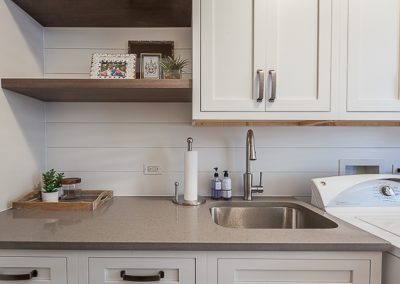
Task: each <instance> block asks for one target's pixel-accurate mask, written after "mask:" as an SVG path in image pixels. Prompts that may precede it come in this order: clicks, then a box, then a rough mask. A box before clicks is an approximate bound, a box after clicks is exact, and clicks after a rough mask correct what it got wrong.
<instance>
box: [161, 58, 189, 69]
mask: <svg viewBox="0 0 400 284" xmlns="http://www.w3.org/2000/svg"><path fill="white" fill-rule="evenodd" d="M188 64H189V60H187V59H182V58H181V57H180V56H179V57H171V56H168V57H166V58H162V59H161V62H160V66H161V68H162V69H163V71H164V72H169V71H176V70H178V71H180V72H182V70H183V69H184V68H185V67H186V66H187V65H188Z"/></svg>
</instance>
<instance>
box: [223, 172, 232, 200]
mask: <svg viewBox="0 0 400 284" xmlns="http://www.w3.org/2000/svg"><path fill="white" fill-rule="evenodd" d="M222 198H223V199H225V200H229V199H232V180H231V178H230V177H229V173H228V171H224V178H223V179H222Z"/></svg>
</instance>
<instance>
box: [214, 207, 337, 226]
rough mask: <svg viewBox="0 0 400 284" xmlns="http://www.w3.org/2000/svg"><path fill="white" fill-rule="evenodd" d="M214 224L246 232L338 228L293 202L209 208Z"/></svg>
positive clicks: (326, 219)
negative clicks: (251, 230) (247, 230)
mask: <svg viewBox="0 0 400 284" xmlns="http://www.w3.org/2000/svg"><path fill="white" fill-rule="evenodd" d="M210 211H211V216H212V219H213V221H214V223H215V224H218V225H220V226H223V227H228V228H246V229H331V228H336V227H337V226H338V225H337V224H336V223H335V222H333V221H332V220H329V219H328V218H325V217H324V216H322V215H321V214H319V213H318V212H316V211H313V210H311V209H309V208H306V207H305V206H302V205H300V204H297V203H295V202H232V203H230V204H226V205H225V204H220V205H215V206H213V207H211V208H210Z"/></svg>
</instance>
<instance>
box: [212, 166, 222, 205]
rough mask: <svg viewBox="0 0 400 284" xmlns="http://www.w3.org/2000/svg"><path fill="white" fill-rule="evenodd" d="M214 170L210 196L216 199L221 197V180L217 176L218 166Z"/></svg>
mask: <svg viewBox="0 0 400 284" xmlns="http://www.w3.org/2000/svg"><path fill="white" fill-rule="evenodd" d="M214 170H215V173H214V178H213V179H212V180H211V198H212V199H215V200H217V199H219V198H220V197H221V189H222V181H221V179H220V178H219V174H218V168H217V167H216V168H214Z"/></svg>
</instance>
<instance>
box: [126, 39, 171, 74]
mask: <svg viewBox="0 0 400 284" xmlns="http://www.w3.org/2000/svg"><path fill="white" fill-rule="evenodd" d="M128 53H129V54H136V56H137V60H136V78H140V70H141V69H140V66H141V65H140V54H142V53H161V57H162V58H165V57H168V56H170V57H174V42H173V41H134V40H130V41H129V42H128Z"/></svg>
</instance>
